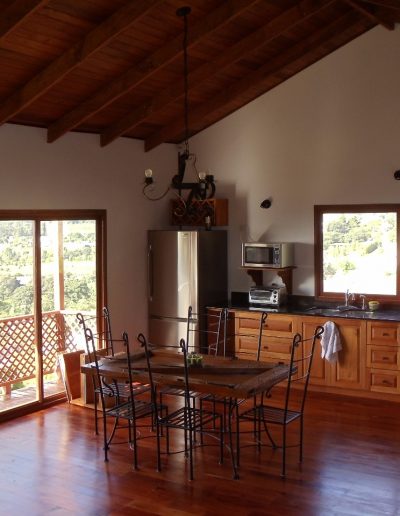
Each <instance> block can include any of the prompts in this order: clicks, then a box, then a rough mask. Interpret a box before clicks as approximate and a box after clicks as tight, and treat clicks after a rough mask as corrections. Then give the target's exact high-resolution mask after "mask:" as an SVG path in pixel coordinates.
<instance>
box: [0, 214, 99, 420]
mask: <svg viewBox="0 0 400 516" xmlns="http://www.w3.org/2000/svg"><path fill="white" fill-rule="evenodd" d="M0 220H1V221H4V220H29V221H33V222H34V242H35V244H34V257H33V259H34V271H35V273H34V283H35V299H34V315H35V321H36V322H35V341H36V345H37V353H38V355H39V356H40V355H41V352H42V335H41V327H42V316H41V315H42V307H41V277H40V274H38V271H40V269H41V246H40V223H41V222H43V221H51V220H95V221H96V271H97V274H96V291H97V300H96V313H97V316H98V317H99V319H100V320H102V318H101V317H100V315H101V313H102V309H103V307H104V306H107V259H106V258H107V238H106V236H107V210H100V209H69V210H68V209H67V210H63V209H59V210H57V209H54V210H0ZM100 331H103V329H102V328H100ZM38 365H39V367H38V375H39V382H40V384H39V400H38V401H34V402H32V403H30V404H27V405H21V406H18V407H15V408H11V409H10V410H8V411H6V412H4V413H2V414H1V415H0V423H1V422H3V421H7V420H9V419H12V418H14V417H18V416H21V415H25V414H29V413H32V412H34V411H36V410H41V409H43V408H46V407H48V406H51V405H52V404H53V403H57V402H58V401H60V400H63V399H65V393H60V394H55V395H53V396H50V397H44V396H43V375H42V364H41V363H40V364H38Z"/></svg>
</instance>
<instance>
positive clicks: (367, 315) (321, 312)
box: [220, 296, 400, 322]
mask: <svg viewBox="0 0 400 516" xmlns="http://www.w3.org/2000/svg"><path fill="white" fill-rule="evenodd" d="M310 301H311V299H304V298H299V299H297V298H296V296H292V299H291V300H290V301H289V303H288V304H286V305H282V306H280V307H277V308H275V307H263V306H250V305H249V304H248V303H247V302H246V301H245V299H244V297H242V296H232V301H230V302H228V303H226V304H224V306H225V307H226V308H231V309H232V310H243V311H247V310H249V311H252V312H253V311H266V312H268V313H276V314H291V315H301V316H310V317H326V318H327V319H328V318H329V319H331V318H336V317H337V318H340V319H363V320H371V321H396V322H400V309H397V308H393V309H392V308H388V309H381V310H376V311H374V312H372V311H368V310H361V309H354V310H338V309H336V308H335V306H324V305H322V304H321V305H318V302H316V301H315V300H312V301H313V303H314V304H310ZM220 306H221V305H220Z"/></svg>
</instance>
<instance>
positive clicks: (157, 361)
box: [81, 351, 289, 398]
mask: <svg viewBox="0 0 400 516" xmlns="http://www.w3.org/2000/svg"><path fill="white" fill-rule="evenodd" d="M150 360H151V367H152V371H153V379H154V382H155V383H156V384H158V385H163V386H165V385H168V386H171V387H182V388H183V387H184V367H183V358H182V356H181V355H179V354H177V353H170V352H167V351H165V352H164V351H157V352H156V353H154V354H153V356H152V357H151V359H150ZM131 364H132V370H133V379H134V380H136V381H139V382H144V383H146V382H148V380H149V378H148V372H147V363H146V359H145V358H144V357H143V356H141V357H140V356H138V355H136V357H135V356H133V358H131ZM99 366H100V370H101V374H102V375H104V376H107V377H110V378H113V379H115V380H121V379H127V378H128V364H127V359H126V358H125V360H124V359H121V358H119V359H112V358H111V357H105V358H102V359H101V360H99ZM81 371H82V372H83V373H86V374H92V375H93V374H96V369H95V366H94V364H93V363H92V364H85V365H83V366H82V367H81ZM288 372H289V366H288V365H287V364H277V363H270V362H256V361H254V360H244V359H237V358H224V357H213V356H208V355H205V356H203V363H202V365H201V366H191V367H190V368H189V384H190V389H191V390H194V391H197V392H204V393H208V394H216V395H223V396H227V397H232V398H249V397H251V396H253V395H254V394H257V393H260V392H266V391H268V390H269V389H270V388H271V387H273V386H274V385H276V384H277V383H279V382H281V381H283V380H286V379H287V376H288Z"/></svg>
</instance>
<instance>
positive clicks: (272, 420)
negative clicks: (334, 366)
mask: <svg viewBox="0 0 400 516" xmlns="http://www.w3.org/2000/svg"><path fill="white" fill-rule="evenodd" d="M323 332H324V329H323V327H322V326H318V327H317V328H316V329H315V332H314V335H313V336H312V337H311V338H309V339H303V338H302V336H301V335H300V334H299V333H297V334H296V335H295V336H294V337H293V342H292V347H291V354H290V364H289V372H288V378H287V386H286V392H285V398H284V403H283V405H282V406H275V405H270V404H266V403H265V402H264V400H265V394H264V395H263V396H261V400H260V401H259V402H258V403H256V404H255V405H254V406H253V407H252V408H251V409H249V410H246V411H244V412H243V413H241V414H240V415H239V420H240V421H241V422H244V421H251V422H252V423H253V425H255V428H256V429H257V430H256V441H257V442H256V445H257V446H258V448H259V449H260V447H261V445H262V444H264V443H262V441H261V429H262V428H263V429H264V431H265V434H266V436H267V438H268V440H269V443H270V445H271V446H272V448H274V449H277V448H282V452H283V453H282V473H281V476H282V477H284V476H285V475H286V449H287V448H288V445H287V427H288V425H289V424H290V423H293V422H294V421H299V442H298V443H297V444H295V445H291V446H298V447H299V461H300V462H302V460H303V432H304V407H305V401H306V396H307V390H308V383H309V378H310V371H311V366H312V360H313V355H314V349H315V343H316V340H317V339H320V338H321V335H322V334H323ZM295 384H297V385H298V386H299V388H298V389H293V387H294V385H295ZM268 425H278V426H281V427H282V445H281V446H278V445H277V444H276V442H275V440H274V439H273V437H272V435H271V433H270V431H269V428H268Z"/></svg>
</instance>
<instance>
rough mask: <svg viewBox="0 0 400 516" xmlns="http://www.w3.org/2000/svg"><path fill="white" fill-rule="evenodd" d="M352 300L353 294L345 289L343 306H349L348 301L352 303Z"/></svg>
mask: <svg viewBox="0 0 400 516" xmlns="http://www.w3.org/2000/svg"><path fill="white" fill-rule="evenodd" d="M353 300H354V294H351V293H350V290H349V289H347V290H346V292H345V293H344V306H349V301H353Z"/></svg>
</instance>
